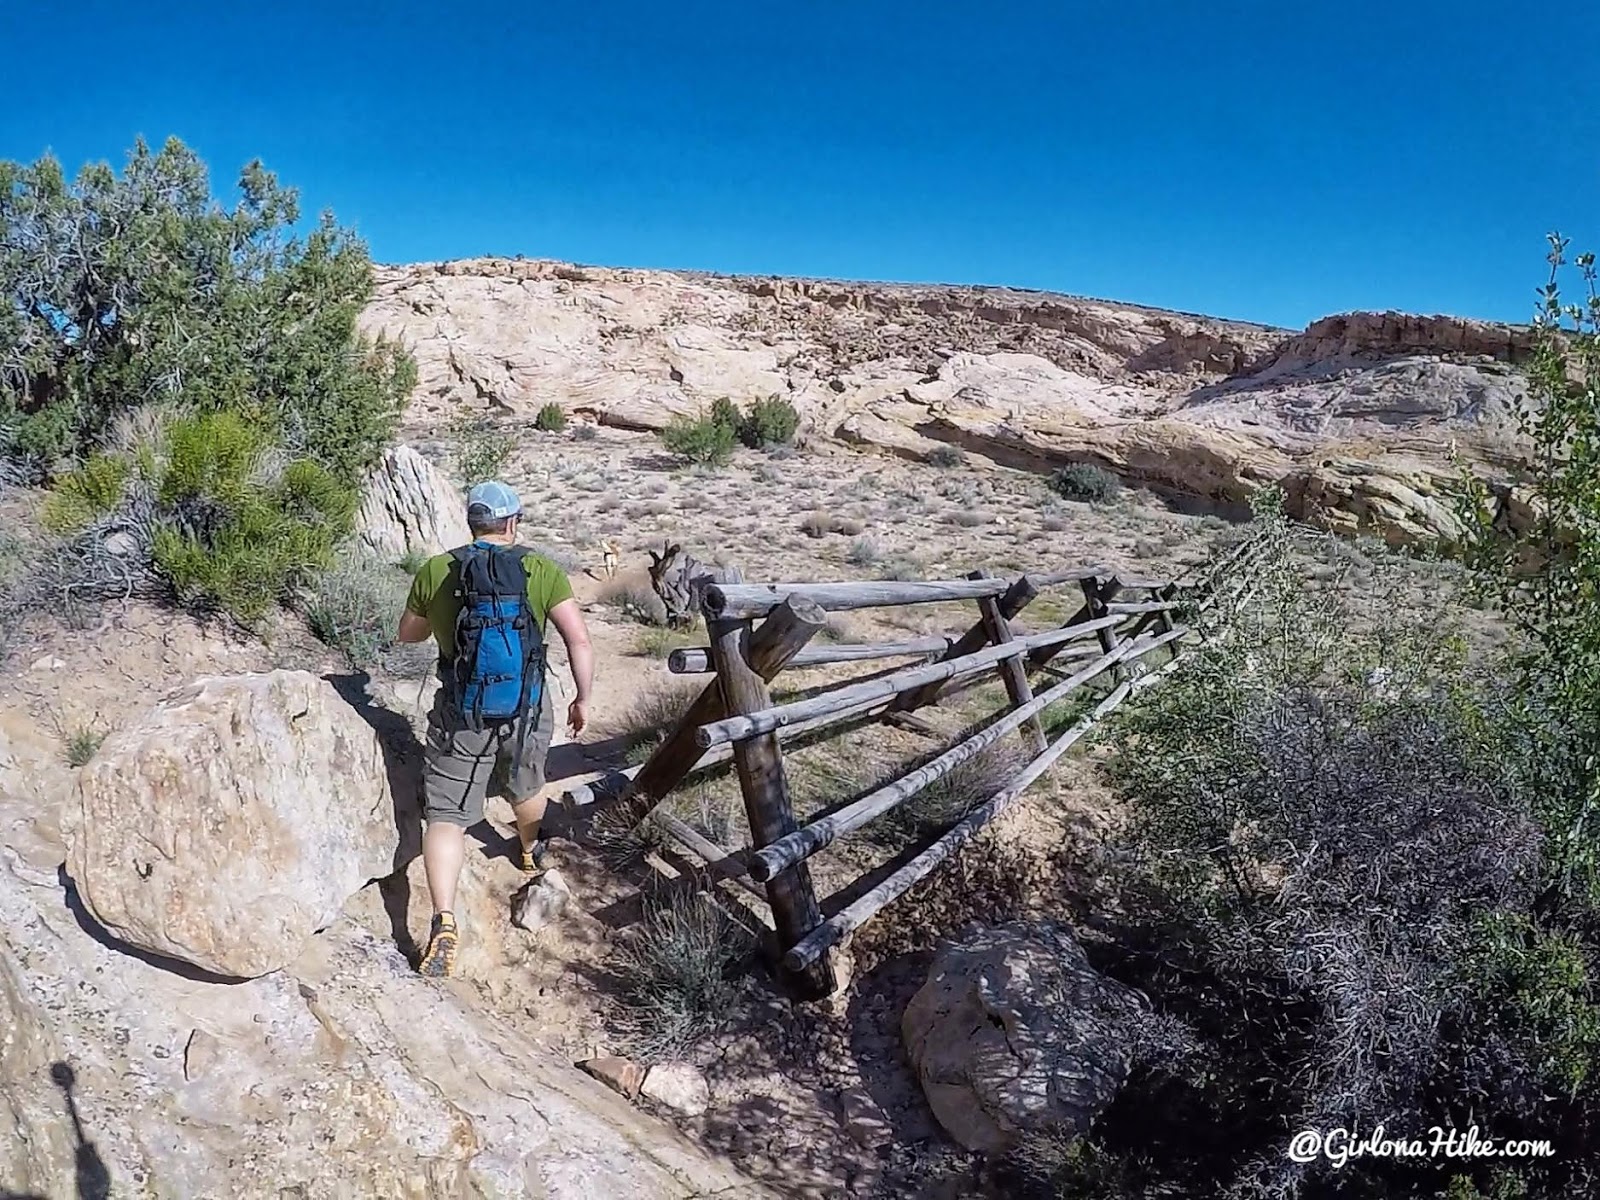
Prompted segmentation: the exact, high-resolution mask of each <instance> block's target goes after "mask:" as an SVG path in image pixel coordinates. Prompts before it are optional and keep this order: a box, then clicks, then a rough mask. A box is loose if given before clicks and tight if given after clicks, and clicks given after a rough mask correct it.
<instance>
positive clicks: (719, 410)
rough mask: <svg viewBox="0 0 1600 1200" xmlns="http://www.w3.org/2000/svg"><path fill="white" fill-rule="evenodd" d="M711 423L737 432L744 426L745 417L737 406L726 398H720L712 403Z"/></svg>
mask: <svg viewBox="0 0 1600 1200" xmlns="http://www.w3.org/2000/svg"><path fill="white" fill-rule="evenodd" d="M711 423H712V424H713V425H717V426H720V427H721V428H723V429H732V430H734V431H735V432H737V431H738V430H739V429H740V428H742V427H743V425H744V417H743V416H742V415H740V412H739V406H738V405H737V404H735V403H734V402H733V401H732V400H730V399H728V398H727V397H726V396H718V397H717V398H716V399H715V400H714V401H712V403H711Z"/></svg>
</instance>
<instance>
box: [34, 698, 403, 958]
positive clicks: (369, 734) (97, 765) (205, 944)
mask: <svg viewBox="0 0 1600 1200" xmlns="http://www.w3.org/2000/svg"><path fill="white" fill-rule="evenodd" d="M402 800H403V801H406V802H407V803H411V802H412V799H411V798H410V797H402ZM64 824H65V829H64V831H63V832H64V835H65V837H66V840H67V866H68V872H69V873H70V875H71V877H72V879H73V881H74V883H75V885H76V887H77V890H78V894H79V895H80V896H81V897H82V899H83V902H84V904H85V905H86V906H87V907H88V909H89V911H90V912H91V913H92V914H93V915H94V917H95V918H96V919H97V920H98V921H99V922H100V923H101V924H102V925H104V926H105V927H106V928H107V929H108V930H109V931H110V932H111V933H112V934H114V935H115V936H116V937H118V938H120V939H122V940H123V941H125V942H127V943H130V944H132V945H134V946H137V947H140V948H142V949H145V950H148V951H151V952H153V953H156V954H160V955H164V956H166V957H169V958H177V959H181V960H183V961H185V962H188V963H192V964H194V965H195V966H197V967H201V968H203V969H204V970H207V971H211V972H214V973H216V974H219V975H227V976H235V977H252V976H257V975H261V974H264V973H265V972H268V971H273V970H276V969H278V968H280V967H282V966H284V965H285V964H287V963H289V962H292V961H293V960H294V959H295V957H296V956H298V955H299V954H300V952H301V951H302V950H303V949H304V947H305V945H306V942H307V940H308V939H309V938H310V937H311V935H312V934H313V933H315V932H316V931H317V930H319V929H322V928H324V927H325V926H327V925H328V924H329V923H330V922H332V921H333V920H334V919H335V918H336V917H337V916H338V915H339V912H340V909H341V906H342V905H343V904H344V903H345V901H346V900H348V899H349V898H350V896H351V895H352V894H353V893H354V892H356V891H357V890H358V889H359V888H360V887H362V885H363V884H365V883H366V882H367V881H368V880H371V879H374V878H378V877H381V876H384V875H388V874H390V873H391V872H392V871H393V870H394V869H395V866H396V856H397V853H398V852H399V848H400V836H399V830H400V828H401V822H400V820H399V819H398V818H397V816H396V809H395V799H394V796H393V794H392V790H391V785H390V774H389V768H388V765H387V764H386V761H385V748H384V746H383V745H382V743H381V742H380V740H379V737H378V735H377V733H376V732H375V731H374V729H373V727H372V726H371V725H369V724H368V723H367V721H366V720H365V719H363V717H362V715H361V714H360V713H359V712H357V711H356V709H354V708H352V707H351V706H350V705H349V704H348V703H346V702H345V701H344V700H343V699H342V698H341V697H340V696H339V694H338V693H337V692H336V691H335V690H334V688H333V687H332V685H331V684H329V683H328V682H326V681H325V680H323V679H320V678H318V677H317V676H315V675H312V674H310V673H308V672H304V671H284V670H279V671H272V672H270V673H267V674H261V675H245V676H238V677H231V678H207V679H201V680H199V681H197V682H196V683H194V684H192V685H191V686H189V687H187V688H185V689H183V690H181V691H179V692H177V693H176V694H174V695H172V696H170V697H169V698H168V699H166V700H165V701H163V702H162V703H161V704H159V705H158V706H157V707H156V708H155V709H154V710H153V711H151V712H150V713H148V714H146V715H145V716H144V717H142V718H140V719H139V720H137V721H135V722H133V723H132V724H130V725H129V726H128V727H126V728H124V729H122V730H121V731H119V732H117V733H115V734H113V735H112V736H111V737H109V738H107V739H106V741H105V742H104V744H103V745H102V746H101V747H100V751H99V753H98V754H96V755H95V757H94V758H93V759H92V760H91V761H90V762H89V764H88V765H87V766H85V767H84V768H83V770H82V772H80V774H79V778H78V784H77V792H76V800H75V802H74V803H72V804H69V805H68V809H67V814H66V820H65V822H64Z"/></svg>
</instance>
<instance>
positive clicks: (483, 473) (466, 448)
mask: <svg viewBox="0 0 1600 1200" xmlns="http://www.w3.org/2000/svg"><path fill="white" fill-rule="evenodd" d="M449 432H450V436H451V438H452V439H454V441H455V454H454V455H453V456H452V459H451V466H452V467H453V468H454V469H455V473H456V477H457V478H458V479H461V480H463V481H465V482H466V483H467V485H468V486H471V485H472V484H474V483H480V482H482V481H483V480H485V479H498V478H499V477H500V472H501V470H502V469H503V468H504V467H505V465H506V462H507V461H508V460H509V459H510V458H511V451H512V450H514V449H515V448H516V443H515V442H514V441H513V440H512V438H511V435H510V434H508V433H506V432H505V431H504V430H502V429H500V428H498V427H497V426H496V425H495V423H494V421H493V420H492V419H491V418H489V417H487V416H484V415H481V414H478V413H463V414H461V415H460V416H458V417H457V418H456V419H455V420H454V421H452V422H451V424H450V431H449Z"/></svg>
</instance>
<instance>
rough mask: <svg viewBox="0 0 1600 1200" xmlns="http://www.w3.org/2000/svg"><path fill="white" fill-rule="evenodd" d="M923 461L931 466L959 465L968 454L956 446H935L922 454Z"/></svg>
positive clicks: (946, 466) (964, 460)
mask: <svg viewBox="0 0 1600 1200" xmlns="http://www.w3.org/2000/svg"><path fill="white" fill-rule="evenodd" d="M922 461H923V462H925V463H927V464H928V465H929V466H930V467H945V468H949V467H959V466H960V465H961V464H962V463H964V462H966V461H967V456H966V455H965V454H962V453H961V451H960V450H957V449H956V448H955V447H954V446H935V447H934V448H933V449H932V450H929V451H928V452H927V453H926V454H924V455H923V456H922Z"/></svg>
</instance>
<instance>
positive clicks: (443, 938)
mask: <svg viewBox="0 0 1600 1200" xmlns="http://www.w3.org/2000/svg"><path fill="white" fill-rule="evenodd" d="M459 940H460V937H459V935H458V934H457V932H456V918H455V914H454V913H439V914H437V915H436V916H435V917H434V918H433V929H432V931H431V932H430V933H429V935H428V949H427V951H426V952H425V953H424V954H423V955H422V961H421V962H419V963H418V964H417V973H418V974H419V975H427V976H429V977H431V978H434V979H446V978H448V977H449V976H450V975H451V974H452V973H454V971H455V968H456V945H457V943H458V942H459Z"/></svg>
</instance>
